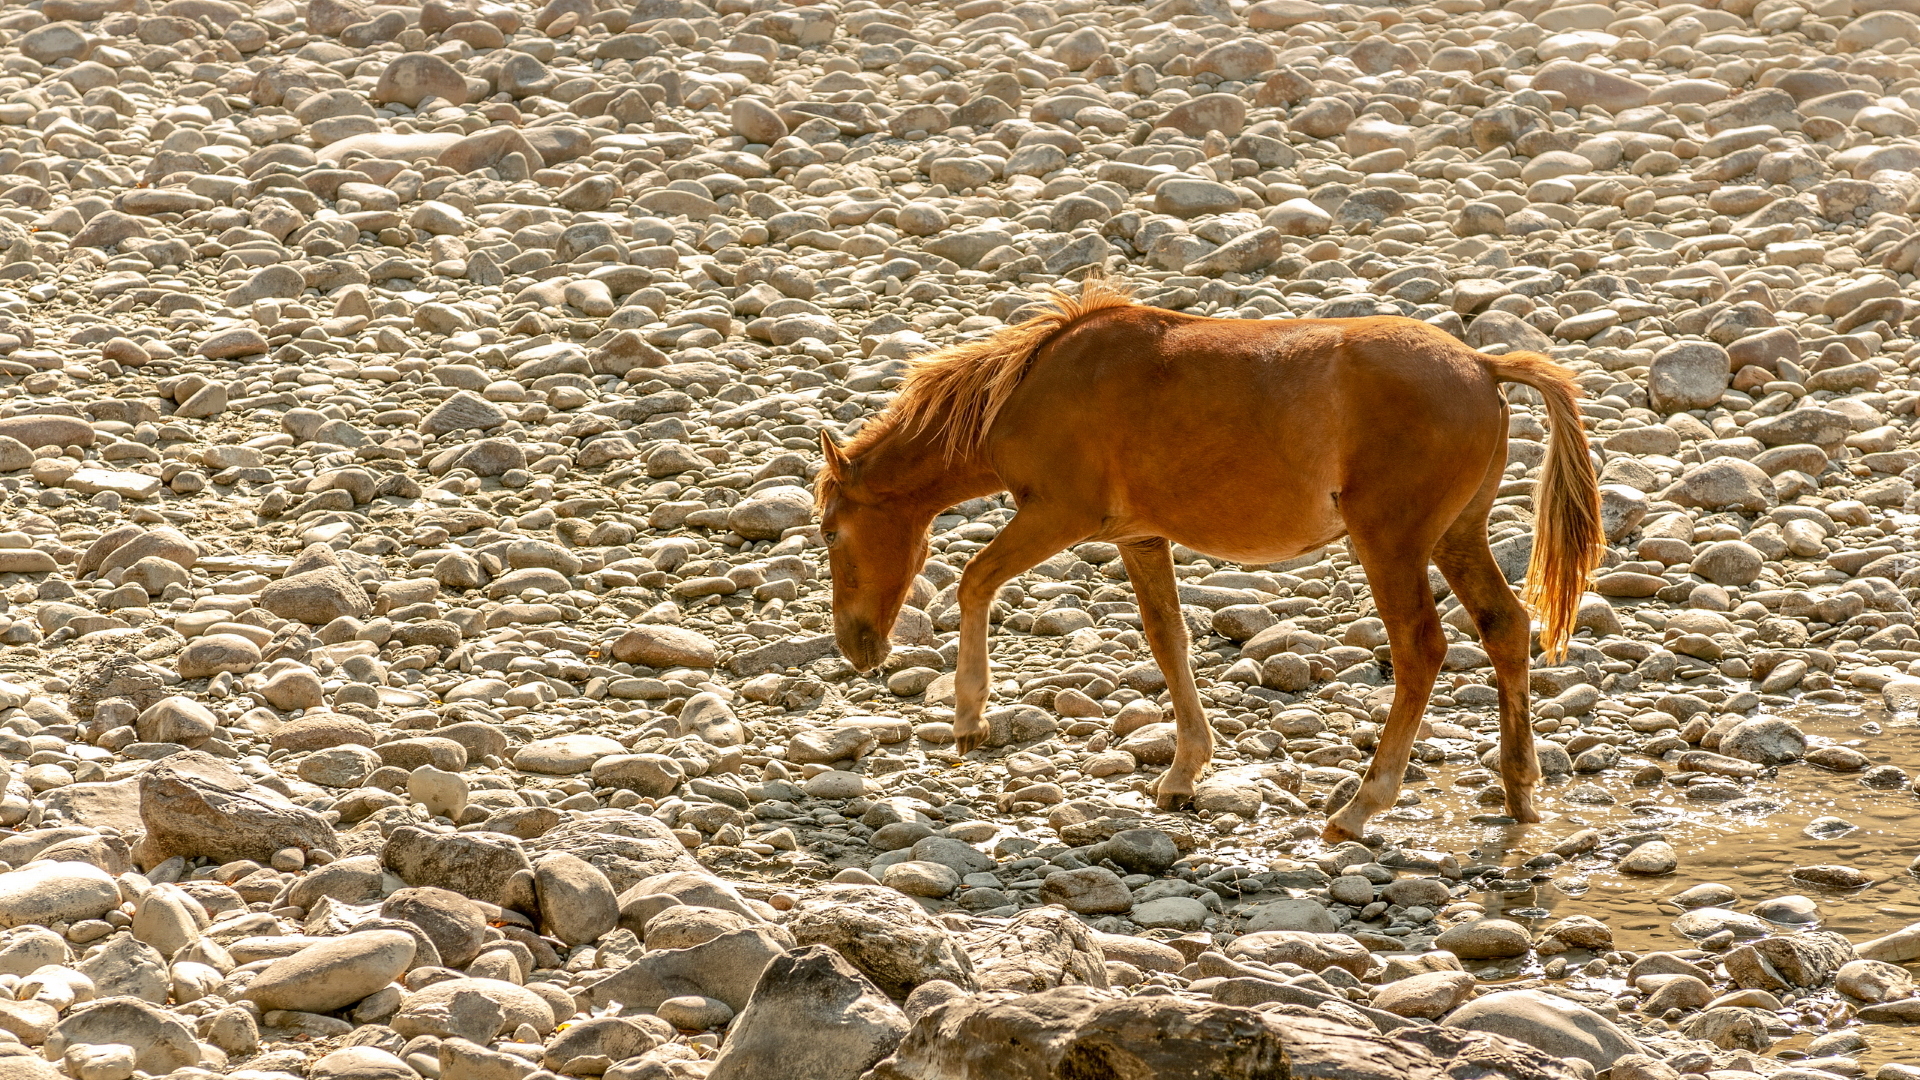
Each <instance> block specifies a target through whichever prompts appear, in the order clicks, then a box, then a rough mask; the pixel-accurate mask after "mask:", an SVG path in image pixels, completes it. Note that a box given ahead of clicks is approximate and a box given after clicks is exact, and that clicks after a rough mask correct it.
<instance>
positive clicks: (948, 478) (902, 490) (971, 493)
mask: <svg viewBox="0 0 1920 1080" xmlns="http://www.w3.org/2000/svg"><path fill="white" fill-rule="evenodd" d="M860 472H861V478H862V480H863V481H864V482H865V484H866V486H867V487H868V488H869V489H870V490H873V491H875V492H878V493H880V494H882V495H885V496H887V497H889V498H895V499H899V500H902V501H903V502H907V503H910V504H912V505H913V506H915V507H917V508H920V509H922V510H924V511H925V512H926V513H928V514H934V513H938V512H939V511H941V510H944V509H946V508H947V507H949V506H952V505H954V504H955V503H961V502H965V501H967V500H968V499H974V498H979V497H980V496H982V495H991V494H993V493H995V492H997V491H1000V490H1001V489H1002V486H1003V485H1002V484H1001V483H1000V478H999V477H998V476H996V475H995V474H994V472H993V469H992V467H991V466H990V465H989V464H988V463H987V462H986V461H985V460H984V458H982V457H981V455H978V454H967V453H961V454H956V455H954V456H953V457H952V458H951V459H949V458H948V457H947V453H946V448H945V447H944V446H942V445H941V444H940V443H939V441H938V440H935V439H932V438H929V437H928V436H927V435H925V434H924V433H916V434H912V435H908V434H904V433H902V432H900V431H898V430H897V429H896V430H895V431H893V432H891V433H889V434H887V435H885V436H883V437H882V438H881V439H880V440H879V441H878V442H876V443H874V444H873V446H872V447H871V448H869V449H868V451H867V452H866V453H865V454H862V455H861V458H860Z"/></svg>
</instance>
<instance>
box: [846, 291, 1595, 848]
mask: <svg viewBox="0 0 1920 1080" xmlns="http://www.w3.org/2000/svg"><path fill="white" fill-rule="evenodd" d="M1052 299H1053V306H1052V310H1050V311H1047V312H1046V313H1044V314H1041V315H1038V316H1035V317H1034V318H1031V319H1028V320H1026V321H1025V322H1022V323H1019V324H1018V325H1015V326H1011V327H1008V328H1006V329H1004V330H1001V331H999V332H998V333H995V334H993V335H992V336H990V337H987V338H984V339H982V340H978V341H971V342H966V343H963V344H959V345H953V346H950V347H948V348H944V349H941V350H939V351H937V352H935V353H933V354H931V355H929V356H927V357H926V358H924V359H923V360H921V361H920V362H919V363H918V364H917V365H916V366H915V367H914V369H913V371H912V372H911V373H910V374H909V375H908V377H907V381H906V385H905V386H904V388H903V389H902V390H901V392H900V393H899V395H898V396H897V397H896V398H895V399H894V401H893V403H892V405H891V406H890V407H888V409H887V410H886V411H885V412H884V413H882V414H881V415H879V416H878V417H875V418H874V419H873V420H872V421H870V422H869V423H868V424H867V425H866V427H865V428H863V429H862V430H861V431H860V433H859V434H858V435H857V436H856V437H855V438H854V439H853V440H852V441H851V443H849V444H848V445H847V447H846V448H845V449H844V450H843V449H842V448H841V447H840V446H839V445H837V444H836V443H835V442H834V440H833V439H832V438H830V437H828V436H827V435H826V434H825V433H824V432H823V433H822V439H821V444H822V449H823V450H824V451H825V454H826V463H825V466H824V467H823V468H822V470H821V473H820V477H819V481H818V499H819V510H820V512H821V531H822V536H823V538H824V540H825V542H826V545H827V550H828V556H829V561H830V563H831V566H832V575H833V614H834V633H835V636H836V639H837V640H838V643H839V646H840V651H841V653H842V654H844V655H845V656H846V658H847V660H848V661H849V662H851V663H852V664H853V666H854V667H856V668H858V669H859V670H861V671H871V670H873V669H874V668H876V667H878V666H879V665H880V663H881V662H882V661H883V660H885V659H886V657H887V653H888V650H889V648H890V642H889V638H890V636H891V633H892V629H893V625H894V620H895V619H896V618H897V617H898V615H899V613H900V607H901V605H902V603H904V602H905V599H906V597H907V595H908V593H909V591H910V590H911V587H912V585H913V581H914V577H915V575H916V574H917V573H918V572H919V570H920V568H921V566H922V565H924V563H925V561H926V557H927V551H928V548H927V532H928V528H929V526H930V525H931V523H932V521H933V519H934V517H935V516H936V515H938V514H939V513H940V511H942V510H944V509H946V508H947V507H950V506H952V505H954V504H955V503H959V502H962V501H965V500H967V499H972V498H977V497H980V496H983V495H990V494H994V493H996V492H1001V491H1006V492H1010V493H1011V494H1012V495H1013V498H1014V500H1015V502H1016V504H1017V505H1018V507H1019V512H1018V513H1017V515H1016V516H1015V517H1014V518H1013V520H1012V521H1010V522H1008V523H1007V524H1006V526H1005V528H1003V529H1001V530H1000V533H999V535H998V536H996V537H994V539H993V541H992V542H991V543H989V544H987V546H986V547H984V548H982V549H981V550H980V551H979V552H978V553H977V554H975V556H974V557H973V559H972V560H971V561H970V562H968V564H967V566H966V570H965V572H964V574H963V575H962V576H961V579H960V588H959V603H960V653H959V662H958V665H957V674H956V676H955V684H954V692H955V699H956V700H955V706H956V707H955V719H954V725H953V729H954V740H955V743H956V744H957V749H958V750H959V751H960V752H962V753H965V752H967V751H969V750H974V749H977V748H979V747H980V746H981V745H982V744H983V743H984V742H985V740H986V736H987V725H986V722H985V720H984V719H983V717H982V715H981V714H982V709H983V707H984V706H985V704H986V701H987V696H988V676H987V614H988V607H989V605H990V604H991V603H992V602H993V600H994V597H995V595H996V594H997V593H998V592H999V589H1000V586H1001V585H1002V584H1003V583H1005V582H1006V581H1007V579H1009V578H1011V577H1013V576H1014V575H1016V574H1019V573H1021V572H1022V571H1025V570H1027V569H1029V568H1031V567H1033V566H1034V565H1035V564H1037V563H1039V562H1041V561H1042V560H1044V559H1046V558H1047V557H1048V556H1050V555H1053V554H1055V553H1056V552H1058V551H1060V550H1062V549H1063V548H1066V547H1069V546H1071V545H1074V544H1078V543H1081V542H1084V541H1089V540H1103V541H1108V542H1111V543H1113V544H1115V545H1117V546H1118V547H1119V548H1120V556H1121V558H1122V560H1124V562H1125V565H1126V569H1127V575H1128V577H1130V578H1131V579H1132V581H1133V587H1134V592H1135V595H1136V597H1137V598H1138V601H1139V607H1140V620H1141V624H1142V627H1143V629H1144V630H1145V634H1146V638H1147V642H1148V644H1149V646H1150V647H1151V648H1152V650H1153V657H1154V660H1155V661H1156V662H1157V663H1158V664H1159V666H1160V670H1161V671H1162V672H1163V673H1164V674H1165V676H1166V681H1167V689H1168V692H1169V695H1170V697H1171V698H1172V703H1173V714H1174V719H1175V721H1176V731H1177V735H1178V750H1177V751H1176V753H1175V754H1174V760H1173V764H1172V767H1171V768H1169V769H1168V770H1167V772H1166V773H1165V774H1164V775H1162V776H1161V777H1160V779H1159V781H1158V782H1157V784H1156V786H1155V788H1154V793H1155V796H1156V801H1157V802H1158V803H1159V805H1161V806H1162V807H1165V808H1169V809H1171V808H1174V807H1178V806H1180V805H1183V804H1184V803H1186V802H1187V801H1188V799H1189V797H1190V796H1191V795H1192V793H1193V788H1194V784H1195V782H1196V781H1197V780H1198V779H1199V778H1200V774H1201V771H1202V770H1203V769H1204V768H1205V767H1206V763H1207V762H1208V760H1210V759H1211V758H1212V756H1213V732H1212V730H1211V729H1210V728H1209V727H1208V725H1207V718H1206V715H1205V714H1204V713H1203V712H1202V710H1201V705H1200V696H1199V693H1198V692H1197V690H1196V689H1195V686H1194V677H1193V670H1192V667H1191V665H1190V663H1189V659H1188V655H1187V654H1188V648H1189V642H1188V637H1187V629H1186V623H1185V620H1184V619H1183V618H1182V616H1181V612H1180V599H1179V593H1178V591H1177V583H1176V580H1175V577H1174V573H1173V560H1172V557H1171V551H1170V548H1169V541H1177V542H1179V543H1181V544H1185V545H1186V546H1187V547H1189V548H1192V549H1193V550H1195V551H1198V552H1203V553H1205V554H1208V555H1212V556H1217V557H1219V558H1223V559H1229V560H1232V561H1235V562H1240V563H1252V564H1261V563H1271V562H1278V561H1280V560H1283V559H1289V558H1292V557H1294V556H1296V555H1300V554H1303V553H1306V552H1310V551H1313V550H1315V549H1317V548H1320V547H1323V546H1325V545H1326V544H1328V543H1330V542H1332V541H1334V540H1338V539H1340V538H1341V537H1342V536H1345V537H1346V538H1347V539H1348V543H1349V544H1350V545H1351V549H1352V551H1353V553H1354V555H1355V556H1356V557H1357V558H1358V559H1359V561H1360V564H1361V566H1362V567H1363V568H1364V570H1365V571H1366V575H1367V581H1368V582H1369V584H1370V586H1371V588H1372V592H1373V602H1374V605H1375V607H1376V609H1377V610H1378V612H1379V615H1380V618H1381V619H1382V621H1384V622H1385V624H1386V631H1387V641H1388V645H1389V648H1390V649H1391V655H1392V661H1393V671H1394V677H1395V682H1396V684H1397V686H1398V692H1397V693H1396V694H1395V696H1394V699H1393V705H1392V709H1391V711H1390V715H1389V718H1388V720H1387V724H1386V728H1385V730H1384V731H1383V733H1382V735H1381V738H1380V742H1379V746H1378V748H1377V749H1376V750H1375V752H1374V756H1373V761H1372V763H1371V765H1369V766H1368V768H1367V773H1366V777H1365V779H1364V780H1363V781H1362V783H1361V785H1360V787H1359V790H1358V792H1357V793H1356V794H1355V795H1354V796H1353V798H1352V799H1351V800H1350V801H1348V802H1347V803H1346V804H1345V806H1344V807H1339V808H1335V807H1329V808H1328V810H1329V815H1328V821H1327V826H1326V830H1325V834H1324V835H1325V836H1326V837H1327V838H1328V839H1329V840H1335V839H1352V838H1356V837H1358V836H1360V835H1361V834H1362V833H1363V831H1364V830H1365V827H1366V823H1367V820H1368V819H1369V818H1370V817H1372V816H1373V815H1374V814H1376V813H1379V812H1380V811H1381V810H1384V809H1386V808H1388V807H1391V806H1393V805H1394V803H1395V802H1396V800H1397V799H1398V796H1399V791H1400V783H1401V780H1402V777H1403V776H1404V775H1405V772H1406V766H1407V757H1408V754H1409V753H1410V752H1411V750H1412V746H1413V742H1414V737H1415V734H1416V733H1417V731H1418V729H1419V726H1420V719H1421V715H1422V713H1423V712H1424V711H1425V709H1426V705H1427V699H1428V697H1429V695H1430V694H1431V693H1432V688H1433V682H1434V678H1435V676H1436V675H1438V673H1439V671H1440V665H1441V661H1442V660H1443V659H1444V658H1445V656H1446V651H1447V642H1446V638H1445V636H1444V635H1443V634H1442V632H1441V627H1440V619H1439V615H1438V612H1437V611H1436V609H1435V607H1434V597H1433V592H1432V589H1431V587H1430V585H1429V582H1428V577H1427V564H1428V562H1429V561H1432V562H1433V563H1435V564H1437V565H1438V566H1439V567H1440V572H1441V573H1442V574H1444V575H1446V579H1447V582H1448V584H1449V585H1451V586H1452V588H1453V591H1454V593H1455V595H1457V596H1458V597H1459V599H1460V602H1461V603H1462V604H1463V605H1465V607H1466V609H1467V611H1468V613H1469V614H1470V615H1471V616H1472V617H1473V621H1474V625H1475V626H1476V627H1477V628H1478V629H1479V634H1480V640H1481V643H1482V645H1483V646H1484V647H1485V649H1486V652H1487V656H1488V659H1490V660H1491V661H1492V663H1493V669H1494V674H1495V677H1496V679H1497V681H1498V684H1499V712H1500V744H1501V746H1500V771H1501V778H1502V782H1503V785H1504V788H1505V793H1506V801H1507V812H1508V813H1509V814H1510V815H1512V816H1513V817H1514V818H1516V819H1517V820H1520V821H1526V822H1532V821H1538V820H1539V815H1538V814H1537V812H1536V811H1535V810H1534V806H1533V788H1534V785H1535V783H1536V782H1537V781H1538V779H1539V775H1540V768H1539V763H1538V761H1537V759H1536V758H1535V757H1534V750H1533V732H1532V729H1531V728H1530V727H1529V726H1528V718H1527V663H1528V654H1529V650H1530V641H1529V637H1530V629H1529V623H1528V616H1527V612H1526V609H1525V608H1523V607H1522V606H1521V603H1520V601H1519V600H1517V599H1516V598H1515V597H1514V594H1513V591H1512V589H1511V588H1510V587H1509V586H1508V584H1507V580H1506V578H1505V576H1504V575H1503V574H1502V573H1501V571H1500V568H1499V567H1498V566H1497V565H1496V564H1495V563H1494V560H1493V554H1492V552H1491V551H1489V550H1488V547H1487V512H1488V510H1489V509H1490V508H1491V507H1492V506H1493V501H1494V498H1495V496H1496V495H1497V494H1498V493H1499V490H1500V483H1501V479H1502V477H1503V475H1504V472H1505V470H1506V465H1507V403H1506V400H1505V398H1504V397H1503V396H1502V394H1501V391H1500V389H1499V384H1500V383H1503V382H1517V383H1522V384H1525V385H1527V386H1531V387H1533V388H1534V389H1535V390H1537V391H1539V392H1540V394H1541V396H1542V397H1543V398H1544V399H1545V401H1546V408H1547V417H1548V421H1549V423H1550V425H1551V430H1552V435H1551V442H1550V443H1549V445H1548V449H1547V455H1546V460H1545V462H1544V463H1543V464H1542V467H1541V471H1540V480H1539V483H1538V485H1537V486H1536V488H1535V494H1534V505H1535V511H1536V519H1535V522H1534V546H1533V557H1532V562H1531V564H1530V565H1529V566H1528V570H1527V578H1528V580H1527V586H1526V591H1525V599H1526V601H1527V603H1528V604H1530V605H1531V606H1532V607H1533V609H1534V611H1535V612H1536V613H1537V615H1538V616H1539V619H1540V622H1541V629H1540V642H1541V646H1542V648H1543V650H1544V651H1545V653H1546V654H1547V655H1548V656H1549V657H1553V656H1557V655H1558V654H1560V653H1562V652H1564V650H1565V648H1566V643H1567V640H1568V638H1569V637H1570V636H1571V635H1572V633H1573V624H1574V619H1575V616H1576V614H1577V610H1578V607H1579V602H1580V597H1581V593H1582V591H1583V590H1584V589H1585V586H1586V581H1587V577H1588V575H1589V573H1591V571H1592V570H1593V568H1594V566H1595V565H1596V563H1597V561H1598V556H1599V545H1600V543H1601V540H1602V537H1601V529H1600V501H1599V494H1598V485H1597V483H1596V481H1595V479H1594V472H1593V463H1592V460H1591V459H1590V458H1589V456H1588V452H1587V440H1586V435H1585V433H1584V432H1583V431H1582V430H1581V426H1580V413H1579V408H1578V388H1577V387H1576V386H1575V384H1574V383H1573V381H1572V379H1571V377H1570V376H1569V374H1568V373H1567V372H1566V370H1565V369H1563V368H1561V367H1560V366H1558V365H1556V364H1554V363H1553V362H1552V361H1550V360H1549V359H1547V358H1546V357H1544V356H1540V355H1538V354H1535V353H1524V352H1521V353H1507V354H1505V355H1503V356H1488V355H1485V354H1482V353H1479V352H1475V351H1473V350H1471V349H1469V348H1467V347H1466V346H1465V345H1463V344H1461V343H1460V342H1459V341H1457V340H1455V339H1454V338H1452V337H1451V336H1449V335H1447V334H1446V333H1444V332H1443V331H1441V330H1438V329H1436V328H1434V327H1432V326H1429V325H1427V324H1425V323H1421V322H1417V321H1415V320H1412V319H1404V318H1399V317H1397V316H1376V317H1371V318H1360V319H1287V320H1253V319H1212V318H1203V317H1199V316H1193V315H1185V314H1181V313H1178V312H1173V311H1165V310H1161V309H1158V308H1151V307H1146V306H1143V305H1139V304H1136V303H1134V301H1133V300H1132V298H1131V296H1130V295H1129V293H1128V292H1127V291H1126V290H1125V288H1124V287H1122V286H1118V285H1116V284H1113V283H1109V282H1107V281H1103V280H1098V279H1095V280H1089V281H1088V282H1087V283H1086V285H1085V287H1084V289H1083V290H1082V294H1081V295H1080V296H1079V297H1077V298H1076V297H1068V296H1066V295H1063V294H1060V293H1058V292H1055V293H1053V295H1052Z"/></svg>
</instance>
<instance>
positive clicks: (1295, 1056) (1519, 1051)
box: [868, 986, 1586, 1080]
mask: <svg viewBox="0 0 1920 1080" xmlns="http://www.w3.org/2000/svg"><path fill="white" fill-rule="evenodd" d="M1581 1075H1586V1074H1583V1073H1577V1072H1575V1071H1574V1069H1573V1067H1572V1066H1571V1065H1569V1064H1568V1063H1566V1062H1563V1061H1560V1060H1558V1059H1557V1058H1555V1057H1553V1056H1550V1055H1549V1054H1547V1053H1543V1052H1541V1051H1539V1050H1536V1049H1534V1048H1532V1047H1530V1046H1525V1045H1521V1044H1519V1043H1516V1042H1514V1041H1512V1040H1510V1039H1505V1038H1501V1037H1499V1036H1497V1035H1488V1034H1481V1033H1477V1032H1467V1031H1461V1030H1459V1029H1458V1028H1447V1027H1442V1026H1439V1025H1423V1026H1419V1027H1413V1028H1406V1029H1403V1030H1401V1031H1399V1032H1396V1033H1395V1034H1394V1035H1393V1036H1391V1037H1389V1036H1386V1035H1381V1034H1379V1033H1377V1032H1372V1031H1363V1030H1361V1029H1360V1028H1357V1027H1353V1026H1350V1025H1348V1024H1343V1023H1339V1022H1337V1021H1334V1020H1330V1019H1323V1018H1321V1017H1317V1016H1297V1015H1286V1014H1282V1013H1277V1012H1263V1011H1260V1010H1257V1009H1250V1008H1241V1007H1238V1006H1232V1005H1219V1004H1215V1003H1212V1002H1207V1001H1196V1000H1194V999H1191V998H1181V997H1174V996H1171V995H1163V996H1143V997H1131V998H1130V997H1123V996H1121V995H1119V994H1117V993H1115V992H1113V991H1107V990H1096V989H1094V988H1092V987H1086V986H1062V987H1057V988H1055V989H1052V990H1047V991H1043V992H1041V993H1038V994H1031V995H1028V996H1026V997H1018V998H1006V997H1004V996H1000V995H985V994H983V995H980V996H977V997H970V996H955V997H950V998H949V999H947V1000H945V1001H942V1002H940V1003H939V1004H936V1005H934V1006H933V1007H932V1008H930V1009H928V1010H927V1011H926V1012H924V1013H921V1014H920V1015H919V1016H918V1017H916V1018H915V1020H914V1025H913V1029H912V1030H911V1031H909V1032H908V1033H907V1037H906V1038H905V1039H904V1040H902V1042H901V1043H900V1047H899V1049H897V1050H895V1051H894V1053H893V1055H892V1056H890V1057H888V1058H886V1059H885V1060H883V1061H881V1062H880V1063H879V1064H878V1065H875V1066H874V1068H873V1071H872V1072H871V1073H869V1074H868V1080H1080V1078H1091V1077H1141V1078H1146V1077H1156V1078H1166V1080H1188V1078H1192V1080H1200V1078H1221V1080H1226V1078H1233V1080H1281V1078H1284V1077H1289V1076H1292V1077H1303V1078H1304V1077H1325V1078H1332V1077H1338V1078H1340V1080H1441V1078H1442V1077H1458V1076H1479V1077H1497V1078H1500V1080H1572V1078H1574V1077H1576V1076H1581Z"/></svg>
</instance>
